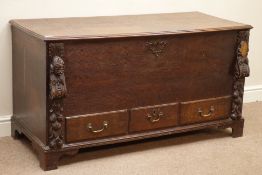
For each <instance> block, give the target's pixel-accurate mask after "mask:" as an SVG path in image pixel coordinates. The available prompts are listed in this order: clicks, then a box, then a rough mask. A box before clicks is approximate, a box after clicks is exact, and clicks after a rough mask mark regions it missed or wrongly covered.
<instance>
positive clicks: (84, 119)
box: [66, 110, 129, 142]
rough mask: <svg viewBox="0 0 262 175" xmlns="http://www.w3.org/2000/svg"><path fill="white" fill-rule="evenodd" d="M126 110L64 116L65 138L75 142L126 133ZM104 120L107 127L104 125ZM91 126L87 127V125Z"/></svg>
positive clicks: (127, 117)
mask: <svg viewBox="0 0 262 175" xmlns="http://www.w3.org/2000/svg"><path fill="white" fill-rule="evenodd" d="M128 119H129V116H128V112H127V110H122V111H114V112H109V113H100V114H89V115H85V116H75V117H68V118H66V140H67V142H76V141H83V140H91V139H97V138H100V137H106V136H111V137H112V136H115V135H124V134H127V133H128ZM104 122H106V125H107V127H105V126H104ZM89 125H90V126H91V127H92V128H88V126H89Z"/></svg>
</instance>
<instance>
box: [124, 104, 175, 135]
mask: <svg viewBox="0 0 262 175" xmlns="http://www.w3.org/2000/svg"><path fill="white" fill-rule="evenodd" d="M178 112H179V104H178V103H172V104H164V105H156V106H147V107H141V108H135V109H132V110H131V112H130V115H131V116H130V124H129V131H130V132H139V131H140V132H141V131H148V130H152V129H160V128H166V127H172V126H176V125H177V124H178ZM154 113H155V115H154ZM159 113H160V114H161V115H160V116H159ZM148 115H150V117H152V119H151V118H148V117H149V116H148ZM158 118H159V121H156V120H158ZM154 120H155V122H153V121H154Z"/></svg>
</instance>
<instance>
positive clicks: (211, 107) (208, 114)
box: [198, 106, 215, 117]
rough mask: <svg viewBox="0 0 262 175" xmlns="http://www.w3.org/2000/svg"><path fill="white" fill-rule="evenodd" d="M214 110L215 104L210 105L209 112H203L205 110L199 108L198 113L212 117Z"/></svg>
mask: <svg viewBox="0 0 262 175" xmlns="http://www.w3.org/2000/svg"><path fill="white" fill-rule="evenodd" d="M214 111H215V107H214V106H210V109H209V112H208V113H207V114H203V111H202V110H201V108H199V109H198V113H199V115H200V116H201V117H210V116H211V115H212V114H213V112H214Z"/></svg>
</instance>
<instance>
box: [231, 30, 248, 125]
mask: <svg viewBox="0 0 262 175" xmlns="http://www.w3.org/2000/svg"><path fill="white" fill-rule="evenodd" d="M248 41H249V31H248V30H247V31H240V32H238V35H237V53H236V55H237V59H236V62H235V70H234V84H233V101H232V111H231V118H232V119H233V120H239V119H241V118H242V106H243V93H244V85H245V77H248V76H249V72H250V70H249V65H248V58H247V55H248Z"/></svg>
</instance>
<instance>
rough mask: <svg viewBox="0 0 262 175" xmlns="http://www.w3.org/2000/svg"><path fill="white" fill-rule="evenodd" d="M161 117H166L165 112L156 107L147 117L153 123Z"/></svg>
mask: <svg viewBox="0 0 262 175" xmlns="http://www.w3.org/2000/svg"><path fill="white" fill-rule="evenodd" d="M161 117H164V113H163V112H161V111H160V109H157V110H155V109H154V110H153V113H152V114H147V119H148V120H149V121H150V122H152V123H155V122H158V121H159V120H160V118H161Z"/></svg>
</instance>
